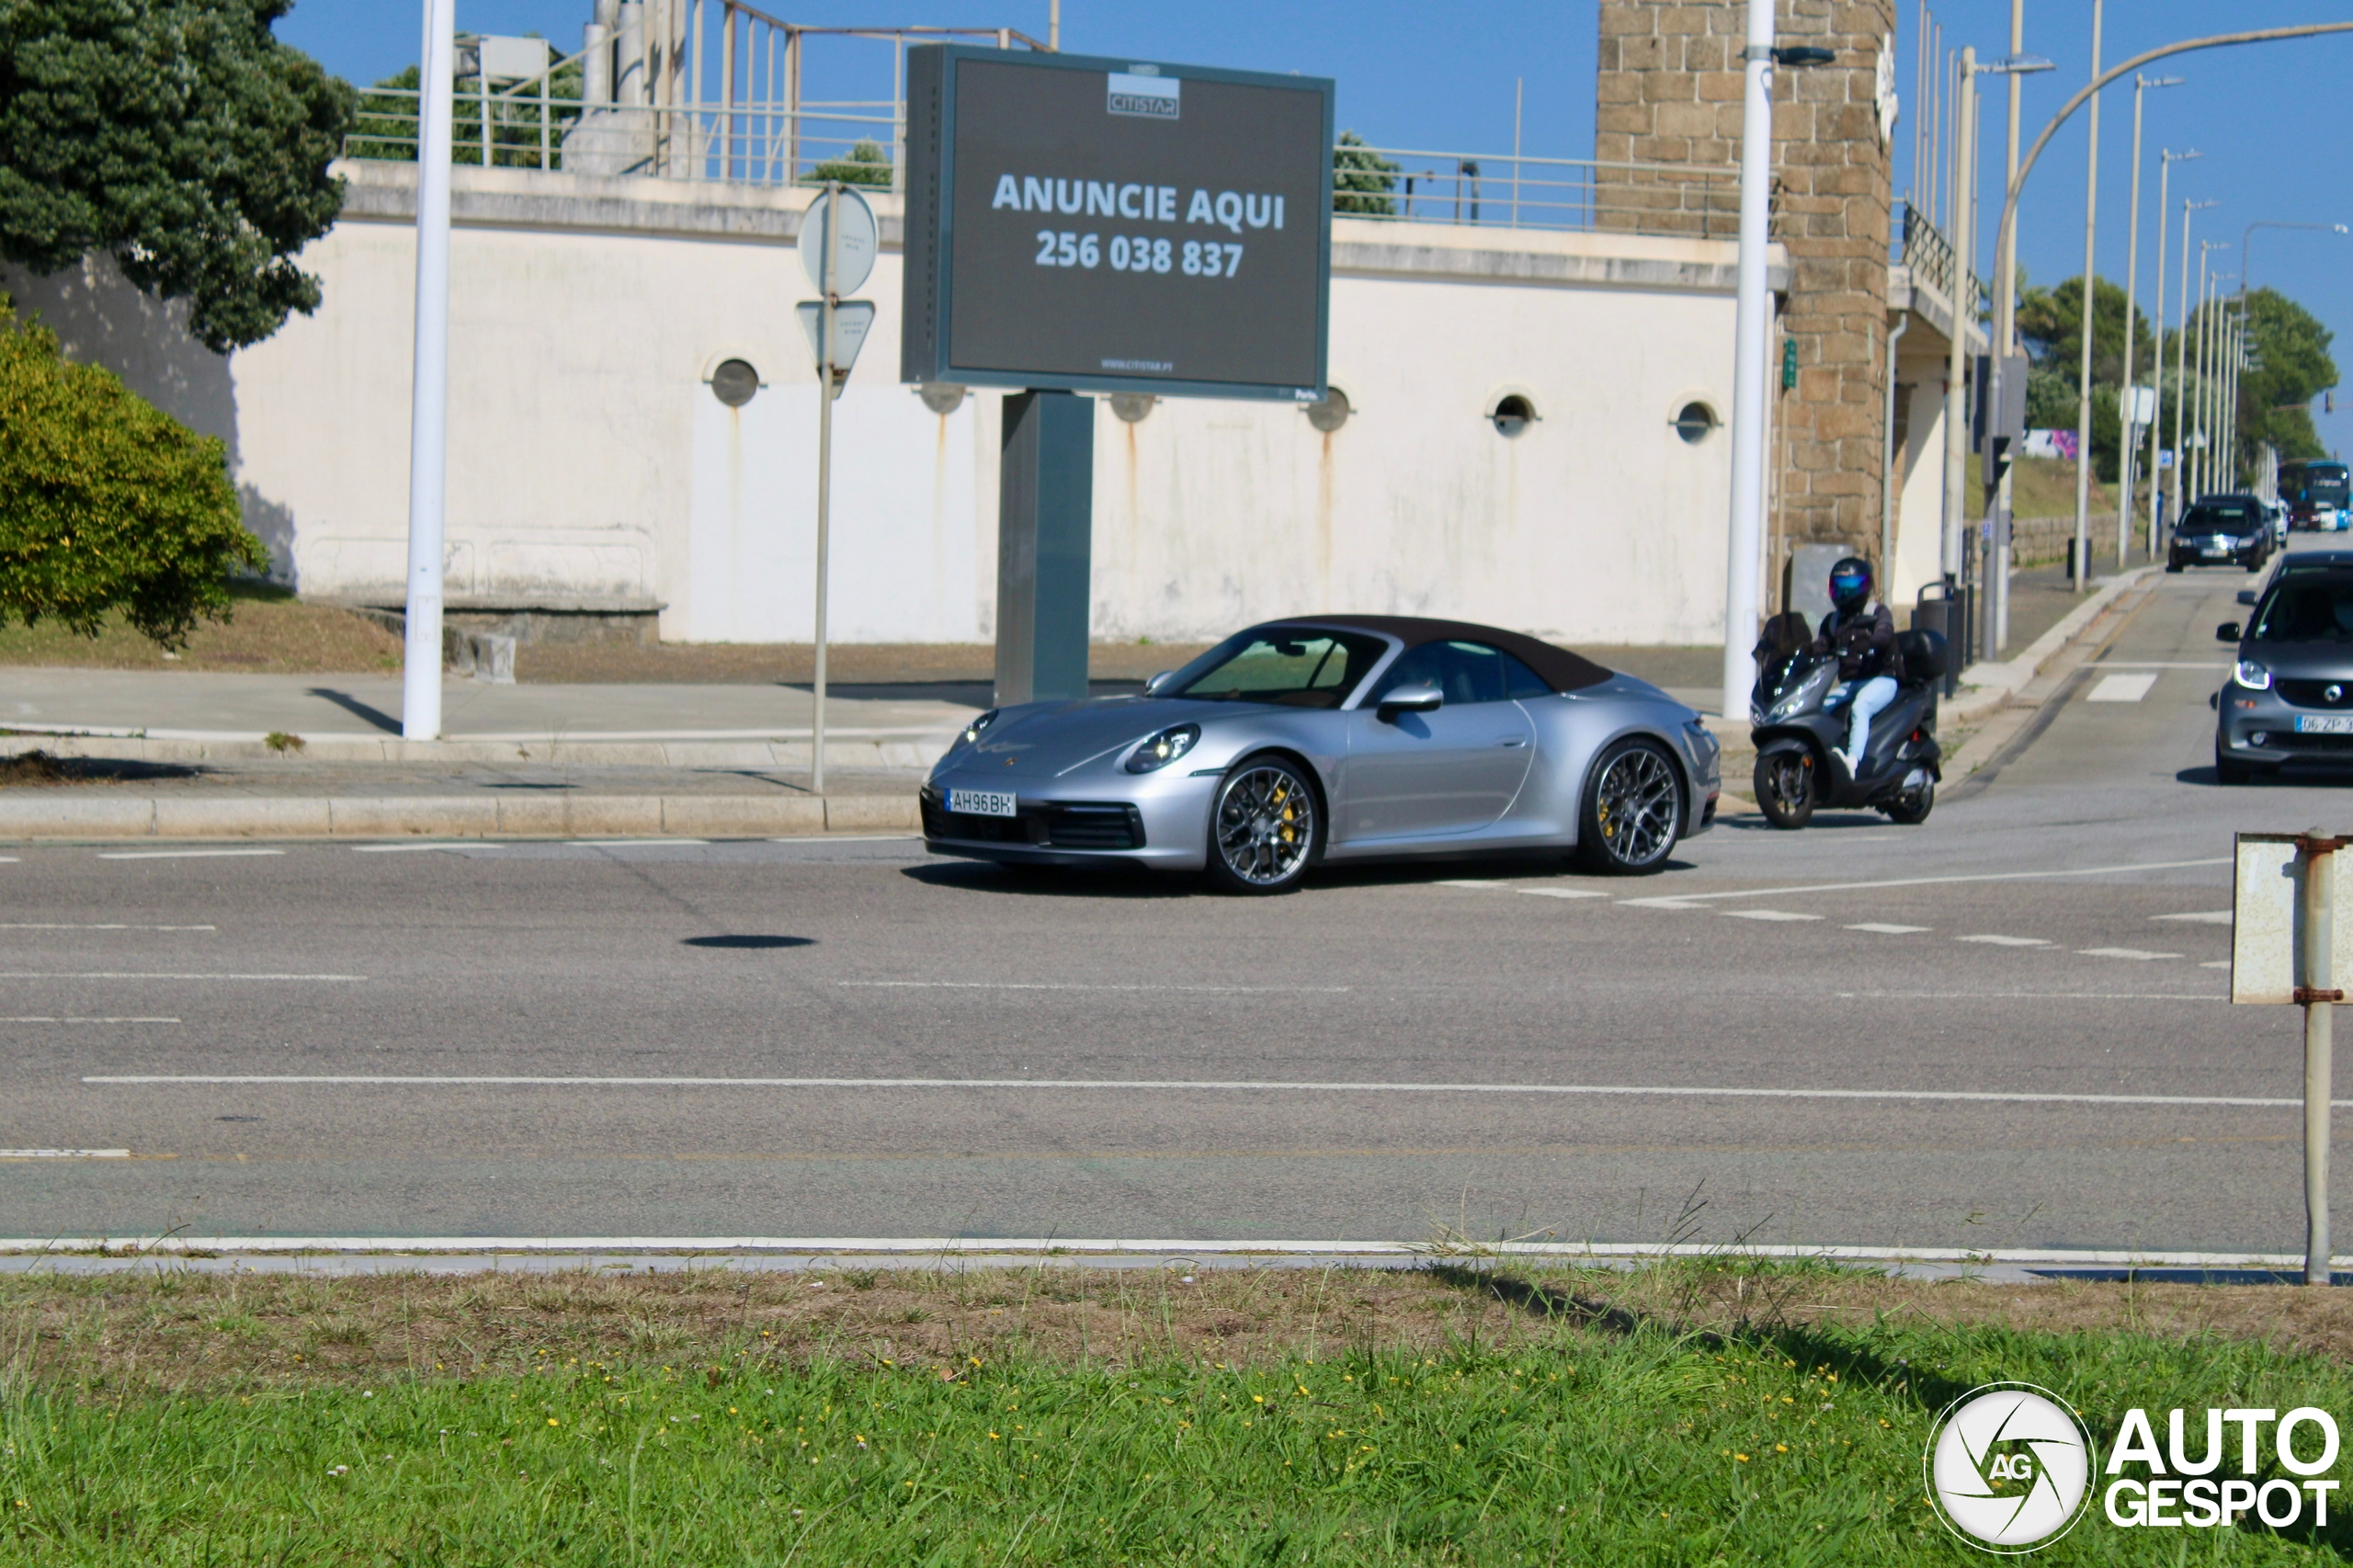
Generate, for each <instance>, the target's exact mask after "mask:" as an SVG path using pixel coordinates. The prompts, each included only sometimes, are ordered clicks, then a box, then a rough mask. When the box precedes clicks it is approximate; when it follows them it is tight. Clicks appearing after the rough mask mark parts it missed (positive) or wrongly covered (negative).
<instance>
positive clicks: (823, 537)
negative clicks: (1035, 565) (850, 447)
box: [809, 180, 842, 797]
mask: <svg viewBox="0 0 2353 1568" xmlns="http://www.w3.org/2000/svg"><path fill="white" fill-rule="evenodd" d="M841 196H842V187H841V182H840V181H838V180H827V181H826V182H825V281H824V320H823V324H822V325H823V329H822V330H821V331H820V332H819V334H818V342H819V351H818V355H817V707H816V713H815V716H814V718H813V720H812V722H811V724H810V729H809V754H810V767H809V788H810V790H812V791H813V793H815V794H817V795H818V796H820V797H822V796H823V795H824V792H825V568H826V555H827V547H828V545H829V543H830V542H831V533H832V522H833V498H834V307H835V305H836V304H838V303H839V302H840V297H839V295H838V293H837V292H836V285H837V284H838V283H839V282H840V280H841V259H842V225H841Z"/></svg>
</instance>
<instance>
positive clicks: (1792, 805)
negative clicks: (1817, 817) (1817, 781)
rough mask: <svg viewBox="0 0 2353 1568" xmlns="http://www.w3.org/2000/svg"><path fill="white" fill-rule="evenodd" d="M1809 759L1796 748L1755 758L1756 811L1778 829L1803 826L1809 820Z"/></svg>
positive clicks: (1811, 792) (1810, 814) (1810, 812)
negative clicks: (1762, 814) (1761, 813)
mask: <svg viewBox="0 0 2353 1568" xmlns="http://www.w3.org/2000/svg"><path fill="white" fill-rule="evenodd" d="M1813 804H1814V794H1813V754H1812V753H1810V752H1807V751H1804V750H1802V749H1800V748H1796V747H1791V748H1789V749H1787V750H1782V751H1770V752H1767V753H1766V754H1765V755H1764V756H1760V757H1758V758H1757V759H1756V809H1757V810H1758V811H1761V812H1764V813H1765V820H1766V821H1767V822H1769V823H1771V824H1773V825H1774V826H1775V827H1779V828H1800V827H1803V826H1804V825H1805V824H1807V823H1808V822H1809V821H1811V820H1813Z"/></svg>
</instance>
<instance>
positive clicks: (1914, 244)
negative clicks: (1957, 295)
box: [1896, 200, 1993, 308]
mask: <svg viewBox="0 0 2353 1568" xmlns="http://www.w3.org/2000/svg"><path fill="white" fill-rule="evenodd" d="M1899 204H1900V205H1901V206H1902V207H1903V209H1904V222H1903V225H1902V227H1901V229H1900V230H1899V234H1900V237H1899V239H1898V240H1897V242H1896V245H1897V249H1896V257H1897V259H1898V260H1900V261H1901V262H1903V264H1904V266H1905V267H1909V268H1911V271H1912V276H1913V278H1914V279H1915V280H1916V281H1918V282H1922V283H1926V284H1927V286H1928V287H1929V288H1931V289H1934V290H1936V291H1937V292H1938V293H1939V294H1949V293H1950V292H1951V290H1952V242H1951V241H1950V240H1949V239H1947V238H1946V237H1945V233H1944V231H1943V230H1942V229H1939V228H1938V227H1937V226H1936V225H1935V224H1934V223H1932V222H1928V219H1927V214H1926V213H1924V212H1922V211H1921V210H1919V209H1918V208H1917V207H1915V206H1913V205H1912V203H1911V202H1910V201H1908V200H1904V201H1901V202H1900V203H1899ZM1969 297H1970V300H1971V301H1972V303H1973V304H1975V305H1977V306H1978V307H1980V308H1984V307H1985V306H1988V305H1990V304H1991V303H1992V301H1993V290H1992V288H1991V286H1990V285H1988V284H1987V283H1986V281H1985V279H1984V278H1980V277H1979V276H1978V275H1977V274H1976V273H1974V272H1972V273H1971V274H1970V275H1969Z"/></svg>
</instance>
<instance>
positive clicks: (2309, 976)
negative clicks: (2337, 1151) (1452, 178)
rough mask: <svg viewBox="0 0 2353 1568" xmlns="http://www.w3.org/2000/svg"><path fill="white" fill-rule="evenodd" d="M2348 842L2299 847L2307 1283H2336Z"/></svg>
mask: <svg viewBox="0 0 2353 1568" xmlns="http://www.w3.org/2000/svg"><path fill="white" fill-rule="evenodd" d="M2342 842H2343V841H2342V840H2341V839H2336V838H2331V837H2329V836H2327V835H2325V834H2323V833H2322V832H2321V830H2320V829H2318V828H2314V829H2313V830H2312V832H2311V833H2309V834H2307V835H2304V837H2303V840H2302V842H2301V843H2299V844H2298V845H2297V846H2296V847H2297V848H2298V849H2299V850H2301V851H2302V855H2303V861H2304V885H2303V887H2302V890H2301V891H2302V894H2303V902H2304V910H2303V914H2304V928H2303V931H2302V937H2303V944H2304V984H2303V988H2302V994H2301V995H2300V996H2299V997H2298V998H2297V999H2298V1000H2299V1001H2301V1002H2302V1003H2303V1005H2304V1283H2305V1284H2307V1285H2326V1284H2328V1283H2330V1270H2329V1256H2328V1131H2329V1127H2328V1123H2329V1116H2328V1111H2329V1095H2330V1080H2331V1078H2332V1077H2333V1075H2334V1074H2333V1070H2332V1069H2333V1062H2332V1061H2331V1058H2332V1057H2334V1056H2335V1054H2336V1039H2335V1029H2336V1006H2335V1003H2336V998H2337V997H2338V996H2339V995H2340V994H2341V993H2340V992H2338V991H2337V990H2336V850H2337V847H2338V846H2339V845H2340V844H2341V843H2342Z"/></svg>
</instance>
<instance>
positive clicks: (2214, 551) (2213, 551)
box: [2199, 544, 2230, 555]
mask: <svg viewBox="0 0 2353 1568" xmlns="http://www.w3.org/2000/svg"><path fill="white" fill-rule="evenodd" d="M2199 553H2200V554H2202V555H2228V554H2229V553H2230V551H2227V550H2224V549H2223V548H2222V546H2221V545H2218V544H2210V545H2208V546H2207V547H2206V548H2205V549H2204V550H2203V551H2200V552H2199Z"/></svg>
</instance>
